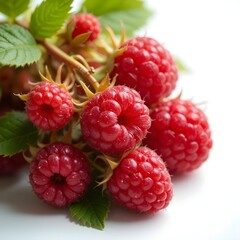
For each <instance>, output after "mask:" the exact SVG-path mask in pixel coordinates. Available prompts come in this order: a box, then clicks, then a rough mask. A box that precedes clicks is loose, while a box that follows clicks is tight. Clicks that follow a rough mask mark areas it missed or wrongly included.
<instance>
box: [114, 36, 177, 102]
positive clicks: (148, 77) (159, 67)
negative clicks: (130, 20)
mask: <svg viewBox="0 0 240 240" xmlns="http://www.w3.org/2000/svg"><path fill="white" fill-rule="evenodd" d="M124 46H127V50H126V51H125V52H123V54H121V55H120V56H118V57H116V58H115V60H114V69H113V70H112V72H111V76H112V77H113V76H115V75H116V74H117V84H119V85H126V86H128V87H131V88H135V89H136V90H137V91H138V92H139V93H140V95H141V97H142V98H143V99H144V100H145V101H146V104H147V105H148V106H149V105H151V104H152V103H156V102H157V101H158V100H159V98H162V97H167V96H169V95H170V93H171V92H172V90H173V89H174V88H175V85H176V81H177V78H178V71H177V66H176V64H175V62H174V60H173V58H172V56H171V55H170V53H169V52H168V51H167V50H166V49H165V48H164V47H163V46H162V45H161V44H160V43H158V42H157V41H156V40H154V39H152V38H147V37H136V38H133V39H130V40H128V41H127V42H125V43H124V44H123V46H121V47H124Z"/></svg>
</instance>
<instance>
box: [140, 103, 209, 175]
mask: <svg viewBox="0 0 240 240" xmlns="http://www.w3.org/2000/svg"><path fill="white" fill-rule="evenodd" d="M151 117H152V120H153V121H152V126H151V128H150V130H149V134H148V135H147V137H146V139H145V142H144V143H145V144H147V146H148V147H150V148H152V149H154V150H156V152H157V153H158V154H159V155H161V156H162V159H163V160H164V162H165V163H166V165H167V168H168V170H169V171H170V172H171V173H173V174H174V173H182V172H187V171H192V170H194V169H196V168H198V167H199V166H200V165H201V164H202V163H203V162H204V161H205V160H206V159H207V158H208V154H209V150H210V148H211V147H212V139H211V134H210V129H209V125H208V121H207V117H206V116H205V114H204V113H203V112H202V110H200V109H199V108H197V107H196V106H195V105H194V104H193V103H192V102H190V101H184V100H181V99H179V98H177V99H174V100H170V101H168V102H162V103H159V105H158V106H157V107H156V108H155V109H154V110H153V112H152V113H151Z"/></svg>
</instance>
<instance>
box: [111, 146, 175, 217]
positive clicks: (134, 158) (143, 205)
mask: <svg viewBox="0 0 240 240" xmlns="http://www.w3.org/2000/svg"><path fill="white" fill-rule="evenodd" d="M108 190H109V191H110V193H111V195H112V197H113V198H114V199H115V200H116V201H117V202H118V203H120V204H121V205H123V206H125V207H127V208H129V209H132V210H135V211H137V212H145V213H155V212H157V211H159V210H161V209H163V208H166V207H167V206H168V204H169V202H170V201H171V199H172V183H171V178H170V175H169V173H168V171H167V169H166V167H165V164H164V163H163V161H162V159H161V158H160V157H159V156H158V155H157V154H156V153H155V152H154V151H153V150H151V149H149V148H147V147H140V148H138V149H136V150H134V151H133V152H132V153H130V154H129V155H128V156H127V157H125V158H124V159H122V161H121V163H120V165H119V166H118V167H117V168H116V169H115V170H114V172H113V175H112V177H111V178H110V180H109V182H108Z"/></svg>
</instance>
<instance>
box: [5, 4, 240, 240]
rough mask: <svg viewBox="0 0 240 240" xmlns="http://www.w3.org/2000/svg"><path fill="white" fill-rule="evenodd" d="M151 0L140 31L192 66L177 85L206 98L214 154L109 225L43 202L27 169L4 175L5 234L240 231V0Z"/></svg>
mask: <svg viewBox="0 0 240 240" xmlns="http://www.w3.org/2000/svg"><path fill="white" fill-rule="evenodd" d="M147 2H148V4H149V6H151V7H152V8H153V9H154V10H155V12H156V14H155V17H153V18H152V19H151V20H150V21H149V24H148V25H147V26H146V27H145V28H144V30H143V31H141V32H140V35H146V36H149V37H153V38H156V39H157V40H159V42H161V43H162V44H164V46H165V47H166V48H167V49H169V50H170V51H171V52H172V53H173V54H174V55H175V56H177V57H179V58H180V59H181V60H182V61H183V62H184V63H185V64H186V65H187V67H188V68H189V70H190V71H189V72H188V73H187V74H182V75H181V76H180V80H179V83H178V89H177V91H175V93H177V92H178V91H179V90H182V91H183V97H184V98H186V99H193V101H194V102H196V103H201V102H204V104H203V105H202V106H203V107H204V109H205V111H206V114H207V115H208V117H209V121H210V125H211V128H212V136H213V140H214V146H213V149H212V151H211V154H210V157H209V159H208V161H207V162H206V163H205V164H204V165H203V166H202V167H201V168H200V169H199V170H197V171H195V172H193V173H190V174H187V175H184V176H181V177H176V178H174V179H173V183H174V198H173V200H172V202H171V204H170V205H169V207H168V208H167V209H166V210H165V211H163V212H160V213H158V214H156V215H155V216H153V217H145V216H142V215H140V216H139V215H137V214H134V213H129V212H128V211H125V210H123V209H121V208H118V207H116V206H113V207H112V210H111V213H110V215H109V218H108V220H107V222H106V227H105V229H104V230H103V231H99V230H95V229H91V228H87V227H82V226H79V225H78V224H77V223H76V222H75V221H74V220H73V219H72V218H71V217H69V215H68V212H67V211H66V210H58V209H55V208H52V207H50V206H47V205H45V204H43V203H42V202H41V201H40V200H38V199H37V197H35V195H34V194H33V193H32V190H31V188H30V185H29V183H28V179H27V177H26V174H24V172H23V177H21V176H19V177H15V178H11V179H4V178H3V179H2V178H1V179H0V239H4V240H12V239H24V240H30V239H31V240H35V239H51V240H55V239H58V240H62V239H70V240H74V239H83V240H88V239H89V240H90V239H91V240H94V239H98V240H103V239H104V240H112V239H115V240H120V239H121V240H123V239H125V240H128V239H133V238H134V239H137V240H146V239H149V240H160V239H161V240H168V239H170V240H175V239H176V240H179V239H184V240H192V239H194V240H202V239H204V240H237V239H240V229H239V227H240V195H239V188H240V187H239V185H240V173H239V171H240V164H239V162H240V156H239V155H240V154H239V149H240V141H239V135H240V125H239V123H240V117H239V103H240V90H239V81H240V73H239V70H240V60H239V59H240V58H239V56H240V46H239V45H240V35H239V33H240V1H239V0H201V1H191V0H181V1H179V0H168V1H164V0H160V1H156V0H155V1H154V0H149V1H147ZM103 4H104V1H103ZM156 4H157V5H156Z"/></svg>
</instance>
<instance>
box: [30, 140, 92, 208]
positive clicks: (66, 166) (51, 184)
mask: <svg viewBox="0 0 240 240" xmlns="http://www.w3.org/2000/svg"><path fill="white" fill-rule="evenodd" d="M29 179H30V183H31V185H32V189H33V191H34V192H35V193H36V195H37V196H38V197H39V198H40V199H43V200H44V201H45V202H47V203H49V204H51V205H55V206H57V207H65V206H67V205H69V204H70V203H72V202H74V201H76V200H77V199H79V198H80V197H82V196H83V195H84V193H85V192H86V190H87V189H88V186H89V183H90V180H91V175H90V166H89V164H88V162H87V160H86V158H85V156H84V155H83V153H82V152H81V151H80V150H79V149H77V148H74V147H73V146H71V145H68V144H65V143H61V142H56V143H53V144H50V145H48V146H47V147H44V148H42V149H41V150H40V151H39V152H38V153H37V155H36V157H35V158H34V159H33V161H32V162H31V165H30V175H29Z"/></svg>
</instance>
